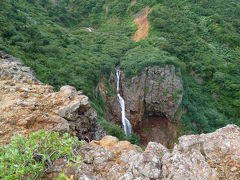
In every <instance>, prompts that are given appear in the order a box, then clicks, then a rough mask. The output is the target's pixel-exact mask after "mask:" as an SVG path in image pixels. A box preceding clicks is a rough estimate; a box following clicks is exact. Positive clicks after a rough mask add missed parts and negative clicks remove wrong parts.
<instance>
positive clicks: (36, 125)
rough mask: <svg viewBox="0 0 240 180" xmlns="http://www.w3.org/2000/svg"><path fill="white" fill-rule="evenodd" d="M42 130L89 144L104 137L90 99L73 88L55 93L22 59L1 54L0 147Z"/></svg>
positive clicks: (63, 88) (67, 87)
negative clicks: (15, 137) (21, 135)
mask: <svg viewBox="0 0 240 180" xmlns="http://www.w3.org/2000/svg"><path fill="white" fill-rule="evenodd" d="M39 129H46V130H52V131H58V132H60V133H64V132H69V133H71V134H72V135H76V136H77V137H79V139H85V140H89V141H90V140H93V139H100V138H102V137H103V135H105V133H104V131H103V130H102V128H101V127H100V126H99V125H98V124H97V113H96V111H95V109H93V108H92V107H91V106H90V102H89V100H88V97H87V96H85V95H83V94H82V92H80V91H77V90H76V89H75V88H74V87H71V86H64V87H62V88H61V89H60V91H59V92H54V91H53V87H52V86H49V85H44V84H42V83H41V82H40V81H39V80H37V79H36V77H35V75H34V73H33V72H32V71H31V69H30V68H28V67H25V66H24V65H23V63H22V61H21V60H20V59H16V58H14V57H12V56H11V55H8V54H6V53H4V52H2V51H0V145H2V144H6V143H8V142H9V141H10V140H11V137H12V136H13V135H14V134H23V135H29V133H31V132H33V131H37V130H39Z"/></svg>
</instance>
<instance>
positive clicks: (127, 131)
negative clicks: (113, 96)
mask: <svg viewBox="0 0 240 180" xmlns="http://www.w3.org/2000/svg"><path fill="white" fill-rule="evenodd" d="M120 75H121V72H120V70H119V69H118V68H117V69H116V76H117V98H118V102H119V104H120V107H121V113H122V125H123V128H124V132H125V134H126V135H129V134H131V133H132V126H131V123H130V122H129V120H128V119H127V118H126V115H125V102H124V99H123V98H122V96H121V95H120Z"/></svg>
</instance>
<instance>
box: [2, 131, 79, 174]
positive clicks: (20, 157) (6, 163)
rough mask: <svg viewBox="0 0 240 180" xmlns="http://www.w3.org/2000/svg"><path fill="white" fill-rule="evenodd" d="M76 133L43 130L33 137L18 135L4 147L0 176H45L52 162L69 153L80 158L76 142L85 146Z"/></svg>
mask: <svg viewBox="0 0 240 180" xmlns="http://www.w3.org/2000/svg"><path fill="white" fill-rule="evenodd" d="M81 144H82V142H81V141H78V139H77V138H76V137H69V135H68V134H64V135H63V136H62V137H60V136H59V134H58V133H57V132H47V131H45V130H41V131H38V132H34V133H32V134H31V135H30V136H29V138H25V137H24V136H22V135H17V136H14V137H13V138H12V140H11V143H10V144H9V145H6V146H3V147H1V148H0V179H37V178H41V177H42V176H43V174H44V172H45V171H46V169H47V168H49V167H50V166H51V165H52V163H53V162H54V161H55V160H56V159H58V158H60V157H66V158H67V159H68V160H69V161H74V162H76V161H78V160H79V157H75V156H74V154H73V146H75V147H76V146H79V147H80V146H81Z"/></svg>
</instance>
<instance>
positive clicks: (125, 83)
mask: <svg viewBox="0 0 240 180" xmlns="http://www.w3.org/2000/svg"><path fill="white" fill-rule="evenodd" d="M111 84H112V86H113V87H114V88H115V86H116V79H115V77H114V76H112V77H111ZM121 86H122V88H121V89H122V96H123V98H124V100H125V104H126V115H127V118H128V119H129V120H130V121H131V123H132V125H133V126H134V127H137V126H138V125H139V124H140V122H141V121H142V119H143V116H144V114H146V115H148V116H151V115H157V116H165V117H167V118H168V119H169V120H171V121H174V120H176V119H175V114H176V112H177V110H178V108H179V105H180V104H181V102H182V92H183V85H182V79H181V72H180V70H176V69H175V67H174V66H173V65H171V66H168V65H166V66H165V67H158V66H154V67H147V68H145V70H143V71H142V73H141V74H139V75H138V76H135V77H133V78H131V79H129V78H126V77H125V75H124V73H123V72H121ZM100 92H101V94H102V95H103V97H104V99H105V104H106V106H107V114H108V118H109V119H110V120H112V121H116V119H117V122H120V110H119V104H118V102H117V99H116V97H107V96H106V93H105V92H104V88H102V87H101V88H100Z"/></svg>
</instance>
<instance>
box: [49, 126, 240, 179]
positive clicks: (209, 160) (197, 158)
mask: <svg viewBox="0 0 240 180" xmlns="http://www.w3.org/2000/svg"><path fill="white" fill-rule="evenodd" d="M78 154H79V155H81V157H82V163H81V164H80V165H69V164H67V162H66V160H65V159H59V160H57V161H56V162H55V163H54V165H53V167H52V168H51V169H50V170H49V171H48V174H47V175H46V176H45V178H46V179H54V178H56V177H57V175H58V173H60V172H64V173H65V174H66V175H67V176H68V177H70V176H71V175H73V177H74V179H79V180H82V179H91V180H92V179H111V180H113V179H114V180H115V179H116V180H132V179H138V180H150V179H174V180H185V179H192V180H196V179H198V180H218V179H222V180H225V179H232V180H238V179H240V128H239V127H237V126H235V125H228V126H226V127H224V128H221V129H219V130H217V131H216V132H213V133H210V134H201V135H189V136H182V137H180V138H179V144H177V145H175V147H174V149H173V150H172V151H170V150H168V149H167V148H166V147H164V146H162V145H161V144H159V143H155V142H150V143H149V144H148V146H147V147H146V149H145V150H144V151H142V149H141V148H140V147H138V146H136V145H132V144H130V143H129V142H127V141H119V140H118V139H117V138H115V137H112V136H105V137H104V138H103V139H102V140H101V141H92V142H91V143H86V144H85V145H84V146H83V147H82V148H80V149H79V150H78Z"/></svg>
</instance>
